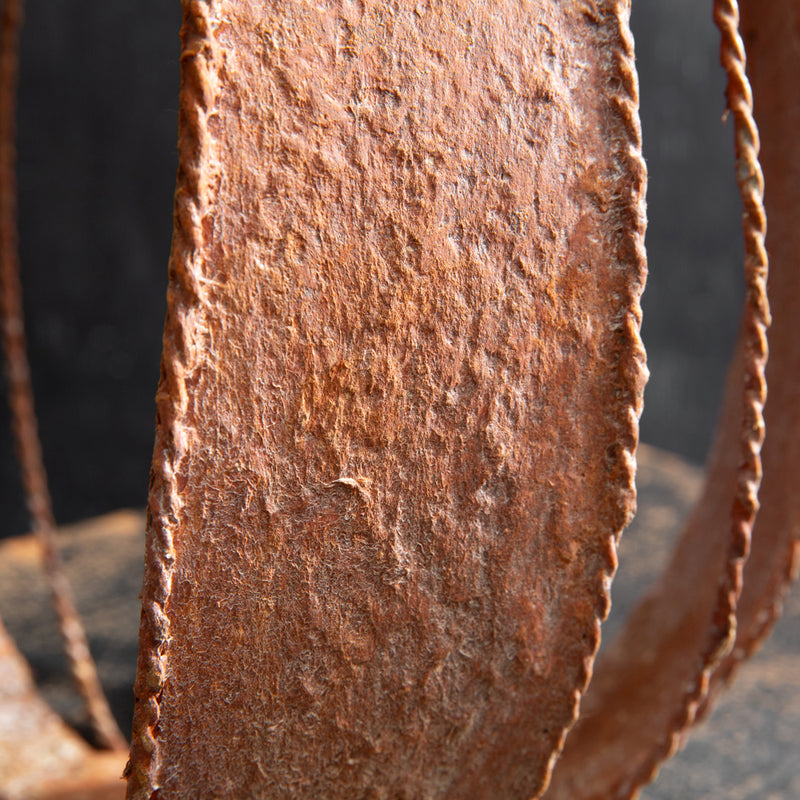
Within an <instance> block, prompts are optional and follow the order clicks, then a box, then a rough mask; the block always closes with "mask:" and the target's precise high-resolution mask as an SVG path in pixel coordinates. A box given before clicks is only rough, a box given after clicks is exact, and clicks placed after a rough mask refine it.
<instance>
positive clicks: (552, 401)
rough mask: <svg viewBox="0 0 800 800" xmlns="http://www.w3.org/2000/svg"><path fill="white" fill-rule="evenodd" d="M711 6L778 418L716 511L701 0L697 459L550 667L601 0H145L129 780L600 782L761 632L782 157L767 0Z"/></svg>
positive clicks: (601, 315)
mask: <svg viewBox="0 0 800 800" xmlns="http://www.w3.org/2000/svg"><path fill="white" fill-rule="evenodd" d="M749 5H755V4H754V3H753V4H746V5H745V7H744V13H745V18H744V21H745V25H744V30H745V33H748V32H749V37H748V38H749V39H750V40H751V41H752V48H751V49H752V51H753V57H754V68H753V71H752V77H753V80H754V81H755V83H756V86H757V88H758V90H759V96H760V97H761V96H763V97H766V98H772V99H773V100H774V101H775V102H773V103H769V104H765V116H764V118H763V120H762V129H763V130H764V131H765V132H766V133H767V134H768V138H767V142H766V146H765V165H766V172H767V178H768V180H769V185H770V192H771V194H770V197H772V198H774V201H773V202H774V208H773V207H771V208H770V218H771V220H772V222H773V226H774V227H773V232H772V234H771V237H772V238H771V242H773V244H772V254H773V272H772V274H771V277H770V284H771V287H772V288H773V289H774V290H775V291H774V298H775V299H774V301H773V306H774V315H775V328H774V338H773V342H774V344H773V355H772V359H773V360H772V361H771V362H770V364H771V366H770V370H771V372H770V375H769V379H770V391H771V395H770V404H769V406H768V411H767V415H768V418H767V425H768V427H769V429H770V431H772V430H773V426H774V430H778V431H782V432H783V435H779V436H776V437H775V438H774V439H770V440H768V443H767V446H766V447H767V449H766V450H765V466H764V488H763V495H764V498H765V509H764V511H762V513H761V516H760V517H759V522H758V525H757V526H756V528H755V535H754V538H753V539H752V544H751V533H753V524H754V520H755V515H756V512H757V510H758V500H757V493H758V489H759V485H760V483H761V478H762V471H761V457H760V450H761V443H762V441H763V437H764V422H763V419H762V408H763V404H764V400H765V394H766V382H765V376H764V371H765V362H766V338H765V332H766V327H767V325H768V324H769V310H768V308H767V304H766V294H765V289H766V266H767V265H766V253H765V251H764V234H765V228H766V218H765V212H764V207H763V202H762V194H763V182H762V178H761V171H760V167H759V163H758V151H759V142H758V133H757V130H756V128H755V123H754V120H753V117H752V98H751V96H750V88H749V84H748V79H747V77H746V75H745V62H744V51H743V46H742V42H741V39H740V38H739V34H738V9H737V6H736V4H735V3H734V2H721V1H719V0H718V2H716V3H715V18H716V20H717V22H718V24H719V27H720V30H721V32H722V41H723V44H722V60H723V64H724V66H725V68H726V70H727V72H728V76H729V86H728V107H729V109H730V112H731V114H732V115H733V117H734V121H735V129H736V145H737V178H738V181H739V184H740V188H741V190H742V196H743V200H744V208H745V215H744V231H745V242H746V263H745V272H746V278H747V287H748V290H747V303H746V307H745V313H744V318H743V325H742V334H741V344H740V350H739V355H738V357H737V361H736V365H735V366H734V368H733V369H732V371H731V378H730V384H729V391H728V395H727V398H726V401H725V409H724V413H723V417H722V422H721V427H720V432H719V438H718V442H717V446H716V450H715V454H714V456H713V458H712V462H711V468H710V471H709V477H708V484H707V488H706V492H705V494H704V496H703V498H702V499H701V501H700V503H699V505H698V507H697V509H696V511H695V513H694V515H693V516H692V518H691V519H690V521H689V523H688V525H687V529H686V532H685V534H684V536H683V538H682V539H681V542H680V544H679V546H678V548H677V550H676V553H675V556H674V559H673V561H672V563H671V564H670V566H669V567H668V569H667V571H666V573H665V574H664V576H663V578H662V579H661V580H660V581H659V582H658V583H657V584H656V586H655V587H654V588H653V590H652V592H651V593H650V594H649V595H648V596H647V598H646V599H645V600H644V601H643V603H642V605H641V606H640V607H639V608H638V609H637V611H636V612H635V613H634V615H633V616H632V617H631V619H630V621H629V622H628V624H627V627H626V629H625V630H624V631H623V633H622V635H621V636H620V637H619V639H618V640H617V641H616V643H615V644H614V645H613V646H612V648H611V649H610V650H609V651H608V652H607V653H606V655H605V657H604V658H603V660H601V661H600V662H599V663H598V665H597V667H596V673H597V674H596V675H595V678H594V679H593V682H592V684H591V688H590V689H589V692H588V694H587V696H586V698H585V700H583V701H581V696H582V695H583V693H584V692H585V690H586V687H587V684H588V682H589V678H590V676H591V674H592V671H593V659H594V655H595V653H596V651H597V647H598V644H599V637H600V622H601V621H602V619H603V618H604V617H605V615H606V614H607V612H608V604H609V595H608V592H609V586H610V581H611V578H612V576H613V573H614V570H615V568H616V546H617V542H618V539H619V536H620V534H621V532H622V530H623V528H624V527H625V525H626V523H627V522H628V520H629V519H630V517H631V515H632V513H633V511H634V508H635V490H634V484H633V480H634V469H635V452H636V445H637V436H638V416H639V413H640V411H641V395H642V390H643V385H644V381H645V377H646V368H645V364H644V353H643V350H642V347H641V342H640V339H639V324H640V316H641V315H640V309H639V297H640V294H641V291H642V288H643V282H644V274H645V259H644V248H643V236H644V225H645V213H644V190H645V169H644V163H643V161H642V158H641V141H640V132H639V123H638V116H637V102H638V96H637V82H636V74H635V69H634V61H633V44H632V40H631V37H630V33H629V30H628V13H629V4H628V3H627V2H624V0H597V1H596V2H594V1H593V2H583V1H581V2H568V3H553V2H550V0H530V2H525V3H516V2H499V3H492V4H484V3H476V2H472V1H471V0H454V1H453V2H448V3H445V4H437V3H431V2H415V3H412V2H406V1H405V0H397V1H396V2H369V1H368V0H364V2H361V1H360V0H335V2H329V3H321V4H313V3H308V2H305V1H304V0H292V1H291V2H285V3H281V4H275V3H263V2H255V0H186V1H185V2H184V25H183V29H182V42H183V55H182V70H183V72H182V75H183V79H182V88H181V112H180V114H181V116H180V135H179V146H180V168H179V174H178V186H177V191H176V200H175V229H174V238H173V249H172V255H171V259H170V287H169V299H168V314H167V322H166V328H165V335H164V356H163V361H162V377H161V382H160V386H159V392H158V400H157V403H158V419H157V429H156V446H155V456H154V466H153V471H152V476H151V489H150V505H149V509H148V519H149V522H148V540H147V552H146V570H145V582H144V589H143V595H142V602H143V610H142V624H141V634H140V656H139V666H138V678H137V684H136V712H135V719H134V729H133V738H132V746H131V756H130V762H129V764H128V767H127V769H126V776H127V780H128V795H127V796H128V797H129V798H135V799H136V800H139V799H140V798H141V799H142V800H143V799H144V798H148V799H149V798H157V797H158V798H184V797H186V798H188V797H192V798H194V797H228V798H243V797H248V798H283V797H285V798H304V797H309V798H310V797H329V798H354V797H364V798H367V797H369V798H387V799H388V798H409V800H411V799H412V798H475V799H476V800H478V798H494V797H503V798H526V799H527V798H533V797H540V796H543V795H544V796H546V797H549V798H550V797H551V798H571V799H572V798H578V800H590V798H629V797H632V796H633V795H634V794H635V793H636V791H637V790H638V788H639V787H640V786H641V785H642V784H643V783H645V782H647V781H648V780H650V779H651V778H652V776H653V774H654V772H655V770H656V769H657V767H658V765H659V764H660V763H661V761H662V760H663V759H664V758H666V757H667V756H668V755H669V754H670V753H671V752H673V751H674V749H675V747H676V746H677V742H678V740H679V737H680V736H681V735H682V734H683V732H684V731H685V730H686V729H687V727H689V726H690V725H691V724H692V723H693V722H694V720H695V719H696V718H697V717H698V715H700V714H702V713H703V711H704V710H705V709H706V708H707V707H708V705H709V703H710V702H711V701H712V700H713V697H714V695H715V693H716V691H717V690H718V689H719V688H720V687H721V686H722V685H724V683H725V682H726V681H727V680H728V679H729V677H730V675H731V674H732V673H733V671H734V670H735V668H736V666H737V665H738V663H740V661H741V660H742V658H744V657H745V656H746V655H747V654H749V653H750V652H752V650H753V649H754V648H755V647H756V646H757V644H758V643H759V642H760V641H761V639H762V638H763V637H764V635H766V633H767V631H768V629H769V627H770V625H771V623H772V621H774V618H775V616H776V614H777V608H778V601H779V598H780V595H781V593H782V591H783V590H784V587H785V585H786V583H787V581H788V579H789V577H790V576H791V575H792V574H793V570H795V569H796V560H797V531H798V526H799V525H800V520H799V519H798V516H799V515H800V501H798V500H797V499H795V496H794V493H793V492H792V487H791V485H790V483H789V477H790V471H791V467H792V465H794V464H797V463H798V462H800V452H798V449H799V448H800V437H798V436H797V432H796V427H797V424H796V412H795V408H794V402H793V400H794V399H795V394H796V386H797V380H798V379H797V376H798V375H800V363H798V362H800V351H799V350H800V348H799V346H798V345H797V343H796V342H795V341H794V338H795V337H793V336H792V335H791V328H790V325H791V323H790V320H791V314H792V309H794V308H796V307H797V304H798V303H797V300H798V298H797V291H798V290H797V286H798V282H797V279H796V276H793V275H792V274H791V255H790V254H791V253H792V252H793V248H792V246H791V245H792V243H793V240H794V238H795V237H796V236H797V233H796V232H795V231H794V230H793V229H792V227H791V224H790V222H789V219H790V217H791V214H790V209H791V208H793V207H797V198H795V197H793V196H792V192H796V191H797V189H796V184H797V181H796V180H795V178H796V177H797V176H798V175H800V164H798V163H797V159H798V157H799V156H798V154H797V153H795V152H793V151H792V149H791V147H790V144H789V143H788V142H785V141H784V140H782V139H781V141H780V142H779V141H777V140H778V139H780V137H779V136H778V135H777V131H779V130H782V129H784V128H787V127H790V123H791V119H792V116H791V115H795V116H796V114H797V113H798V109H800V96H798V95H797V91H796V88H795V87H794V86H793V85H792V83H791V81H790V79H789V76H788V75H785V74H783V73H781V74H780V75H775V74H773V73H772V72H771V71H770V69H769V67H770V64H772V63H775V61H776V60H778V59H780V58H781V57H782V53H781V52H780V47H778V48H776V46H775V44H774V41H773V39H772V37H770V36H769V35H766V34H762V35H757V32H759V31H766V32H767V33H768V32H769V31H770V26H772V25H779V24H781V22H780V20H781V19H782V18H784V17H785V16H786V15H791V14H795V15H796V13H797V12H795V11H793V10H792V9H791V8H789V3H788V2H786V3H776V4H774V6H771V7H770V8H769V9H759V11H758V14H759V16H758V17H757V18H756V17H755V16H748V14H754V13H755V12H753V11H751V10H750V8H749ZM780 6H783V8H780ZM13 7H14V3H12V2H6V6H5V8H6V15H7V16H6V28H5V29H6V30H7V31H9V32H10V33H9V34H8V38H7V40H6V46H5V49H4V53H5V54H9V53H13V41H12V39H13V29H14V18H13V15H11V11H10V10H9V9H12V8H13ZM781 11H782V12H783V16H782V15H781V13H780V12H781ZM9 15H11V16H9ZM781 41H782V42H783V43H784V44H783V45H782V46H784V47H787V48H788V47H790V46H791V44H792V42H793V41H794V40H793V39H791V37H788V36H785V37H782V39H781ZM767 42H769V44H767ZM9 59H11V55H6V61H7V62H8V60H9ZM759 84H761V85H759ZM6 96H7V93H6ZM5 113H6V125H7V126H8V125H9V124H10V123H9V119H11V116H10V115H11V108H10V106H9V105H8V104H7V105H6V108H5ZM6 130H8V128H7V129H6ZM4 138H5V137H4ZM770 148H772V149H770ZM795 149H796V148H795ZM10 155H11V154H10V153H9V152H8V151H6V159H4V167H5V169H6V170H9V169H10V166H9V165H10V164H11V163H12V161H11V158H10ZM7 174H9V173H7ZM6 186H8V182H6ZM773 193H774V194H773ZM3 197H4V202H5V204H6V205H5V209H4V211H5V213H4V214H3V218H4V219H6V220H11V221H10V222H9V224H8V225H7V226H6V227H5V228H4V245H3V246H4V248H6V252H5V258H4V267H5V268H6V271H8V272H9V273H13V269H12V268H11V266H13V250H11V249H10V248H12V245H13V238H12V235H11V231H12V230H13V216H12V217H9V216H8V214H9V208H13V205H11V200H10V199H9V198H10V192H9V191H7V192H5V193H4V195H3ZM6 265H11V266H6ZM9 285H11V284H10V283H8V282H7V283H6V284H5V285H4V293H3V294H4V297H7V296H9V291H8V286H9ZM13 294H14V293H13V291H12V292H11V295H10V296H12V297H13ZM10 316H11V315H10V314H9V312H8V311H7V312H6V317H7V319H8V318H10ZM13 327H14V326H9V325H8V324H7V325H6V330H7V331H9V330H11V333H10V334H9V333H7V334H6V337H7V341H11V344H12V345H14V344H15V342H14V340H13V333H14V331H13V330H12V328H13ZM17 327H18V326H17ZM14 330H16V328H14ZM9 349H12V350H13V347H12V348H9ZM11 360H13V355H12V359H11ZM11 372H12V375H13V374H14V372H13V367H12V370H11ZM20 380H24V376H22V377H21V378H20ZM20 385H22V384H20ZM742 387H744V405H743V399H742ZM12 389H13V381H12ZM23 406H24V407H27V406H25V404H24V403H23ZM742 409H744V411H743V410H742ZM743 415H744V422H743V423H742V422H741V420H742V416H743ZM22 416H23V417H24V413H23V414H22ZM19 418H20V417H18V419H19ZM27 430H28V432H29V433H30V430H29V429H27ZM19 431H21V432H22V433H21V438H22V439H26V437H27V443H26V442H25V441H23V442H22V445H21V447H20V450H21V452H22V453H23V456H24V454H25V453H28V454H30V452H31V444H30V441H31V436H28V435H27V434H25V431H26V428H25V424H24V421H23V423H22V424H20V425H19V428H18V432H19ZM771 442H774V444H771ZM29 472H30V474H31V475H32V476H34V477H33V478H32V479H31V481H29V486H30V485H31V482H33V483H36V479H35V476H36V474H37V467H36V466H35V465H34V467H33V468H32V469H31V470H29ZM39 494H40V495H42V492H41V487H40V491H39ZM42 496H43V495H42ZM35 507H36V508H41V507H42V503H41V502H39V503H38V504H36V506H35ZM40 527H42V528H43V529H44V531H45V534H44V535H45V538H46V532H47V530H48V529H49V527H51V523H50V522H49V521H45V522H44V523H43V524H42V525H41V526H40ZM751 550H752V553H751ZM748 555H750V561H747V557H748ZM746 564H747V566H745V565H746ZM743 573H744V577H745V578H746V580H745V581H744V583H743V580H742V577H743ZM53 574H54V575H55V574H57V570H56V569H54V570H53ZM743 586H744V589H743ZM64 619H65V620H71V619H72V617H71V612H70V611H69V610H67V611H65V612H64ZM65 627H67V628H69V625H65ZM10 647H11V646H10V644H8V645H7V652H8V654H9V655H8V657H9V659H13V658H14V655H13V652H12V651H11V649H10ZM75 661H76V663H77V664H84V663H85V659H83V660H82V659H81V658H76V659H75ZM20 674H21V673H20ZM24 683H25V681H24V679H22V678H21V679H20V684H19V685H20V686H22V685H23V684H24ZM91 684H92V681H91V678H88V679H86V681H85V684H84V685H85V687H86V686H89V687H90V688H84V694H85V696H86V697H87V700H88V702H89V703H90V704H92V705H93V707H94V708H95V714H94V716H95V720H96V728H97V731H98V734H99V735H100V736H101V738H104V739H105V741H106V742H107V743H108V744H110V745H112V746H114V745H115V744H117V738H116V733H115V732H114V731H113V730H110V729H109V725H108V722H107V720H106V721H104V712H103V709H102V702H101V701H100V700H99V699H98V698H97V697H96V692H95V691H94V690H93V689H92V688H91ZM24 691H25V692H27V693H28V694H29V693H30V687H29V686H27V685H26V686H25V688H24ZM30 702H31V703H33V702H34V701H33V700H31V701H30ZM37 713H38V714H40V717H41V719H45V718H48V717H47V714H48V712H47V711H46V709H40V711H38V712H37ZM579 713H580V717H579ZM48 719H49V718H48ZM576 720H577V724H575V722H576ZM41 724H42V725H45V722H42V723H41ZM46 724H48V725H49V724H51V723H50V722H47V723H46ZM573 725H574V729H573V730H572V732H571V733H570V734H569V737H568V738H567V733H568V732H569V731H570V729H571V728H573ZM59 735H60V734H59ZM565 740H566V747H565ZM78 749H80V748H78ZM562 749H564V752H563V755H561V751H562ZM559 755H561V758H560V760H558V758H559ZM75 758H76V759H78V761H80V762H81V763H83V764H84V766H85V769H87V770H89V771H91V769H94V766H95V761H94V759H93V757H92V756H90V755H89V754H88V752H83V751H81V754H80V755H79V756H75ZM98 763H99V762H98ZM554 767H555V768H554ZM98 769H100V768H99V767H98ZM81 780H87V781H88V780H89V779H88V778H86V779H84V778H81ZM548 785H549V789H548ZM51 788H52V787H48V788H47V789H46V790H45V789H41V788H40V789H38V790H37V791H39V792H40V796H47V795H46V791H51ZM52 791H56V789H55V788H53V789H52ZM53 796H56V795H53Z"/></svg>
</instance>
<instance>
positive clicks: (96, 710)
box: [0, 0, 128, 750]
mask: <svg viewBox="0 0 800 800" xmlns="http://www.w3.org/2000/svg"><path fill="white" fill-rule="evenodd" d="M22 14H23V2H22V0H4V2H3V8H2V17H1V18H0V318H2V338H3V351H4V355H5V366H6V378H7V381H8V397H9V405H10V407H11V425H12V430H13V434H14V442H15V444H16V449H17V457H18V459H19V463H20V469H21V473H22V485H23V488H24V490H25V498H26V501H27V505H28V511H29V512H30V515H31V519H32V522H33V530H34V532H35V533H36V536H37V538H38V540H39V542H40V543H41V547H42V556H43V561H44V568H45V572H46V573H47V578H48V581H49V583H50V588H51V592H52V597H53V605H54V607H55V610H56V614H57V615H58V620H59V629H60V631H61V636H62V639H63V641H64V650H65V652H66V654H67V660H68V662H69V667H70V671H71V672H72V675H73V678H74V680H75V684H76V686H77V688H78V690H79V692H80V694H81V697H82V698H83V701H84V703H85V705H86V711H87V714H88V716H89V721H90V723H91V725H92V728H93V730H94V732H95V734H96V736H97V741H98V744H99V745H100V746H102V747H107V748H110V749H117V750H125V749H127V747H128V744H127V742H126V741H125V737H124V736H123V735H122V733H121V732H120V730H119V728H118V727H117V723H116V721H115V720H114V717H113V715H112V714H111V710H110V708H109V706H108V701H107V700H106V697H105V695H104V693H103V689H102V687H101V685H100V680H99V678H98V677H97V668H96V667H95V664H94V660H93V659H92V656H91V653H90V652H89V645H88V642H87V640H86V633H85V631H84V629H83V625H82V623H81V620H80V617H79V615H78V612H77V610H76V609H75V604H74V602H73V600H72V594H71V592H70V588H69V585H68V584H67V582H66V579H65V578H64V573H63V570H62V568H61V562H60V558H59V554H58V549H57V546H56V542H55V539H54V532H55V521H54V518H53V509H52V504H51V502H50V493H49V491H48V488H47V475H46V472H45V468H44V461H43V459H42V448H41V444H40V442H39V433H38V429H37V424H36V415H35V412H34V403H33V387H32V384H31V376H30V368H29V366H28V357H27V353H26V347H25V330H24V323H23V311H22V288H21V284H20V278H19V254H18V243H17V195H16V191H17V187H16V172H15V170H16V148H15V136H16V87H17V61H18V57H17V53H18V48H19V31H20V27H21V25H22Z"/></svg>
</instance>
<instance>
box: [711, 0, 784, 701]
mask: <svg viewBox="0 0 800 800" xmlns="http://www.w3.org/2000/svg"><path fill="white" fill-rule="evenodd" d="M741 7H742V24H741V28H742V35H743V38H744V41H745V43H746V45H747V52H748V74H749V77H750V82H751V83H752V85H753V91H754V94H755V96H756V97H757V98H758V103H757V105H756V108H755V112H756V120H757V122H758V127H759V131H760V133H761V139H762V149H761V163H762V165H763V168H764V173H765V176H766V179H767V182H768V185H769V193H768V194H767V196H766V206H767V211H768V215H769V221H770V247H769V250H770V276H769V287H770V303H771V306H772V313H773V325H772V329H771V331H770V361H769V364H768V366H767V377H768V382H769V403H768V404H767V407H766V412H765V413H766V425H767V429H768V430H769V432H770V433H769V436H768V437H767V440H766V442H765V445H764V455H763V458H764V480H763V486H762V489H761V501H762V508H761V511H760V512H759V516H758V520H757V522H756V525H755V529H754V533H753V545H752V551H751V554H750V558H749V559H748V563H747V565H746V567H745V572H744V588H743V590H742V596H741V599H740V602H739V607H738V611H737V620H738V628H737V635H736V643H735V645H734V648H733V650H732V652H731V653H730V654H729V655H728V656H727V657H726V658H725V660H724V661H723V662H722V664H720V666H719V668H718V669H717V670H716V671H715V673H714V675H713V677H712V688H711V692H712V695H715V694H716V693H717V692H718V691H719V690H721V689H722V688H724V685H725V684H726V683H727V682H728V681H729V680H730V679H731V677H732V676H733V675H734V674H735V672H736V669H737V667H738V666H739V664H741V663H742V662H743V661H744V660H745V659H746V658H748V657H749V656H750V655H751V654H752V653H753V652H754V651H755V650H756V649H757V648H758V646H759V645H760V644H761V642H762V641H763V640H764V638H765V637H766V636H767V635H768V634H769V632H770V631H771V629H772V626H773V625H774V623H775V621H776V620H777V619H778V617H779V616H780V611H781V601H782V598H783V595H784V593H785V592H786V590H787V589H788V587H789V585H790V584H791V583H792V581H793V580H796V579H797V573H798V569H800V492H798V488H797V483H798V481H797V475H798V474H800V415H799V414H798V408H800V336H798V335H797V319H798V314H800V278H799V277H798V270H797V254H798V252H800V228H798V226H797V219H798V214H800V146H798V140H797V137H796V136H795V135H794V132H795V131H797V130H800V84H798V82H797V80H796V74H795V72H794V71H793V69H792V65H793V64H795V63H796V59H797V53H798V50H799V49H800V7H798V6H797V4H796V3H794V2H792V0H776V2H773V3H769V4H763V3H759V2H753V0H743V2H742V3H741ZM732 380H733V381H736V382H738V383H739V385H741V375H739V374H735V375H734V376H733V377H732ZM726 413H728V412H727V411H726ZM704 710H705V709H704Z"/></svg>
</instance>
